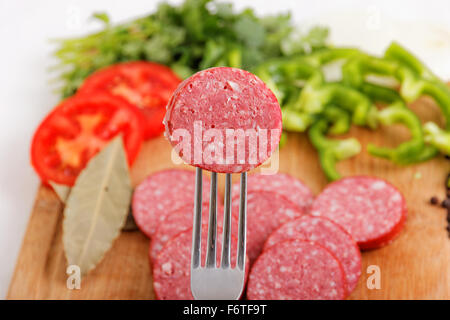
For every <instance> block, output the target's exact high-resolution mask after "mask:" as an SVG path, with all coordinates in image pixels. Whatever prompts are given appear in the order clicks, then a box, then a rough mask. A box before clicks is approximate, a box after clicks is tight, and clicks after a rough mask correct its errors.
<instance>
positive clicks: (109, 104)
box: [31, 94, 142, 186]
mask: <svg viewBox="0 0 450 320" xmlns="http://www.w3.org/2000/svg"><path fill="white" fill-rule="evenodd" d="M118 134H121V135H122V137H123V142H124V146H125V151H126V154H127V159H128V163H129V164H130V165H131V164H132V163H133V161H134V160H135V159H136V156H137V155H138V152H139V149H140V147H141V144H142V118H141V115H140V112H139V110H138V109H137V108H136V107H135V106H133V105H131V104H129V103H128V102H127V101H126V100H124V99H122V98H119V97H114V96H112V95H107V94H98V95H92V96H75V97H72V98H69V99H67V100H65V101H63V102H62V103H61V104H60V105H58V106H57V107H56V108H55V109H53V111H51V112H50V114H49V115H47V117H46V118H45V119H44V121H42V123H41V124H40V126H39V127H38V129H37V130H36V132H35V134H34V137H33V142H32V145H31V163H32V165H33V167H34V168H35V170H36V171H37V173H38V174H39V176H40V177H41V179H42V180H43V181H44V182H48V181H53V182H56V183H59V184H65V185H69V186H72V185H73V184H74V183H75V179H76V178H77V176H78V174H79V173H80V171H81V170H82V169H83V168H84V167H85V166H86V164H87V162H88V161H89V159H90V158H91V157H92V156H93V155H95V154H96V153H97V152H98V151H99V150H100V149H101V148H102V147H103V146H104V145H105V144H106V143H107V142H108V141H109V140H111V139H112V138H114V137H115V136H117V135H118Z"/></svg>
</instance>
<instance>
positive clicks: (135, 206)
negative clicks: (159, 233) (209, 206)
mask: <svg viewBox="0 0 450 320" xmlns="http://www.w3.org/2000/svg"><path fill="white" fill-rule="evenodd" d="M194 196H195V172H194V171H191V170H180V169H168V170H163V171H159V172H156V173H154V174H151V175H150V176H148V177H147V178H146V179H145V180H144V181H143V182H141V184H139V185H138V186H137V188H136V189H135V191H134V194H133V200H132V211H133V217H134V221H135V222H136V225H137V226H138V227H139V229H140V230H141V231H142V232H143V233H144V234H145V235H147V236H148V237H152V236H153V234H154V233H155V232H156V228H157V227H158V226H159V224H160V223H161V222H162V221H164V219H165V218H166V216H167V215H168V214H169V213H171V212H173V211H176V210H178V209H180V208H181V207H184V206H186V205H191V206H192V208H194ZM203 199H209V180H208V179H207V177H206V176H204V178H203Z"/></svg>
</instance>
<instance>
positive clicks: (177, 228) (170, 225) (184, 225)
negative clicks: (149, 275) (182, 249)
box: [150, 202, 237, 261]
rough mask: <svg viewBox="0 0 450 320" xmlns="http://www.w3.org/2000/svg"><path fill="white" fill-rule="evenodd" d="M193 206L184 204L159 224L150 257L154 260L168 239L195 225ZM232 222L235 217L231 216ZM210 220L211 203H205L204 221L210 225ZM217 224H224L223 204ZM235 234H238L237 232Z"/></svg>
mask: <svg viewBox="0 0 450 320" xmlns="http://www.w3.org/2000/svg"><path fill="white" fill-rule="evenodd" d="M193 213H194V210H193V207H192V206H191V205H188V206H184V207H183V208H180V209H178V210H176V211H174V212H172V213H171V214H169V215H168V216H167V217H166V219H164V221H163V222H162V223H161V224H160V225H159V227H158V229H156V232H155V234H154V236H153V237H152V241H151V243H150V258H151V259H152V261H153V260H154V259H155V258H156V257H157V256H158V253H159V252H160V251H161V249H162V248H163V247H164V245H165V244H166V242H167V241H169V240H170V239H172V238H173V237H175V236H176V235H178V234H179V233H180V232H183V231H185V230H188V229H190V228H192V225H193ZM231 219H232V223H233V221H234V219H237V218H235V217H234V216H232V217H231ZM208 222H209V203H207V202H206V203H204V204H203V206H202V223H203V224H204V225H208ZM217 225H218V227H219V228H221V227H222V225H223V207H222V206H221V205H219V206H218V208H217ZM232 232H233V234H235V235H237V232H236V233H234V230H233V231H232Z"/></svg>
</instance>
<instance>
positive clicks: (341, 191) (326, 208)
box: [311, 177, 407, 249]
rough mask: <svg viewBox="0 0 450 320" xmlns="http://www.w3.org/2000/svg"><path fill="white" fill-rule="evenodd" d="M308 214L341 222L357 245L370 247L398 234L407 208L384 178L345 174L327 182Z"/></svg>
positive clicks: (386, 241) (388, 240) (396, 191)
mask: <svg viewBox="0 0 450 320" xmlns="http://www.w3.org/2000/svg"><path fill="white" fill-rule="evenodd" d="M311 214H312V215H314V216H322V217H326V218H329V219H330V220H332V221H334V222H336V223H337V224H339V225H340V226H342V227H343V228H344V229H345V230H347V231H348V232H349V233H350V234H351V235H352V236H353V239H355V241H356V242H357V243H358V245H359V247H360V248H361V249H374V248H379V247H381V246H383V245H385V244H387V243H389V242H390V241H392V240H393V239H394V238H395V237H396V236H397V235H398V234H399V232H400V231H401V230H402V227H403V224H404V221H405V220H406V215H407V208H406V202H405V199H404V197H403V195H402V194H401V193H400V191H398V190H397V189H396V188H395V187H394V186H392V185H391V184H389V183H388V182H386V181H384V180H381V179H378V178H372V177H349V178H344V179H341V180H339V181H336V182H334V183H332V184H330V185H328V186H327V187H326V188H325V189H324V190H323V191H322V193H321V194H319V195H318V196H317V198H316V200H315V201H314V203H313V205H312V209H311Z"/></svg>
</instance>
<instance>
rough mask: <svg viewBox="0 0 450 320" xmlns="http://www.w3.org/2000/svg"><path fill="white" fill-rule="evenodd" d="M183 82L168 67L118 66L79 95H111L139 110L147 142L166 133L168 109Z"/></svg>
mask: <svg viewBox="0 0 450 320" xmlns="http://www.w3.org/2000/svg"><path fill="white" fill-rule="evenodd" d="M180 82H181V80H180V79H179V78H178V77H177V76H176V75H175V73H173V72H172V70H170V69H169V68H168V67H166V66H163V65H160V64H157V63H152V62H145V61H135V62H124V63H118V64H115V65H112V66H109V67H106V68H104V69H101V70H99V71H97V72H94V73H93V74H92V75H90V76H89V77H88V78H87V79H86V80H85V81H84V83H83V84H82V86H81V87H80V89H79V90H78V93H77V94H82V95H85V94H92V93H95V92H99V91H100V92H105V91H106V92H108V93H110V94H113V95H118V96H121V97H123V98H125V99H126V100H128V102H130V103H132V104H134V105H135V106H137V107H139V108H140V110H141V112H142V114H143V115H144V118H145V122H146V124H145V127H144V139H149V138H152V137H154V136H157V135H159V134H160V133H161V132H163V131H164V125H163V124H162V121H163V119H164V115H165V112H166V105H167V102H168V101H169V99H170V97H171V96H172V93H173V92H174V91H175V89H176V88H177V86H178V84H179V83H180Z"/></svg>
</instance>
